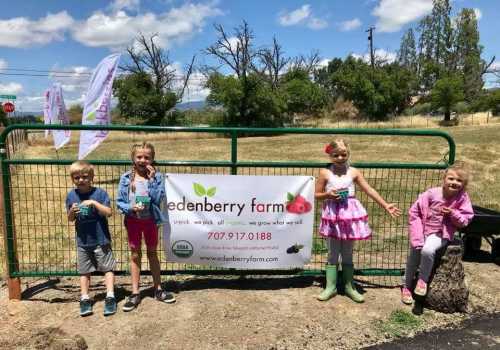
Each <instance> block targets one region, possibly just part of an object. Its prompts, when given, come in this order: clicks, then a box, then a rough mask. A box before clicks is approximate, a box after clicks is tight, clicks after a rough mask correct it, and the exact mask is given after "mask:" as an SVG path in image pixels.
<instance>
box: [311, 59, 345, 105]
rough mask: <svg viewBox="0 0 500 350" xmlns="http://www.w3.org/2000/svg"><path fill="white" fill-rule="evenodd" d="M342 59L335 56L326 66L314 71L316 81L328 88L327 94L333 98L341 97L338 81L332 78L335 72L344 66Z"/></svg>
mask: <svg viewBox="0 0 500 350" xmlns="http://www.w3.org/2000/svg"><path fill="white" fill-rule="evenodd" d="M342 64H343V62H342V59H341V58H338V57H335V58H333V59H332V60H330V61H329V62H328V65H327V66H326V67H323V68H320V69H317V70H316V71H315V72H314V81H315V82H316V83H317V84H318V85H320V86H321V87H323V89H325V90H326V92H327V94H328V95H329V97H330V98H332V99H337V98H339V97H340V92H339V89H338V86H337V82H336V81H335V80H334V79H332V77H334V74H335V72H337V70H339V69H340V67H342Z"/></svg>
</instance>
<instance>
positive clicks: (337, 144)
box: [325, 139, 351, 156]
mask: <svg viewBox="0 0 500 350" xmlns="http://www.w3.org/2000/svg"><path fill="white" fill-rule="evenodd" d="M339 148H342V149H345V150H346V151H347V155H348V156H350V155H351V148H350V147H349V143H347V141H346V140H344V139H335V140H333V141H332V142H330V143H329V144H327V145H326V147H325V153H326V154H328V155H331V154H332V153H333V151H335V150H336V149H339Z"/></svg>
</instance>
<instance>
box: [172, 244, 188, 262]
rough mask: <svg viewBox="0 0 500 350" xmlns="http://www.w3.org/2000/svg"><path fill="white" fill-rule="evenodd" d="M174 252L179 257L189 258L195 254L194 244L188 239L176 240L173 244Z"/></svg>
mask: <svg viewBox="0 0 500 350" xmlns="http://www.w3.org/2000/svg"><path fill="white" fill-rule="evenodd" d="M172 253H174V255H175V256H177V257H179V258H189V257H190V256H191V255H193V245H192V244H191V243H189V242H188V241H175V242H174V244H172Z"/></svg>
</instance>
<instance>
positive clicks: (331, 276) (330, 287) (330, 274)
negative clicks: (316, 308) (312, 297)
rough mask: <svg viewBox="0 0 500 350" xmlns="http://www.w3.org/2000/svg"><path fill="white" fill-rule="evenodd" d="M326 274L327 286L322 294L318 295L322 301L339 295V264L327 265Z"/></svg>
mask: <svg viewBox="0 0 500 350" xmlns="http://www.w3.org/2000/svg"><path fill="white" fill-rule="evenodd" d="M325 275H326V287H325V289H324V290H323V291H322V292H321V293H320V295H318V296H317V299H318V300H320V301H327V300H328V299H330V298H332V297H334V296H335V295H337V265H326V267H325Z"/></svg>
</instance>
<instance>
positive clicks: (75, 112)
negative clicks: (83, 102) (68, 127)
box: [68, 104, 83, 124]
mask: <svg viewBox="0 0 500 350" xmlns="http://www.w3.org/2000/svg"><path fill="white" fill-rule="evenodd" d="M82 115H83V107H82V106H80V105H78V104H77V105H72V106H71V107H69V109H68V116H69V122H70V124H81V122H82Z"/></svg>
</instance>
